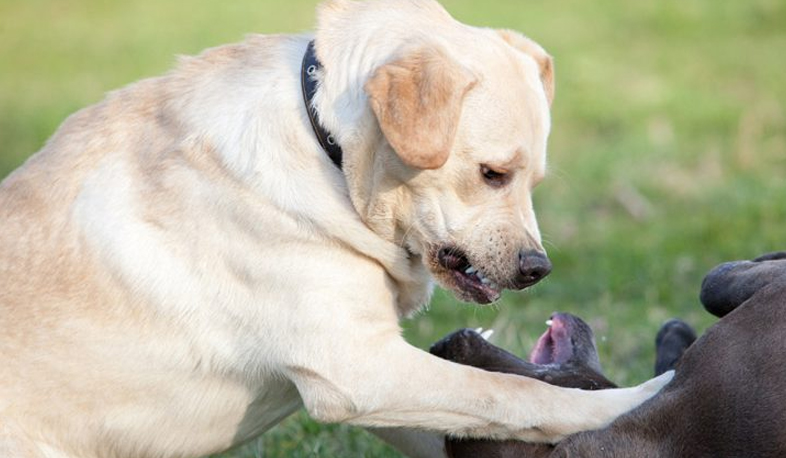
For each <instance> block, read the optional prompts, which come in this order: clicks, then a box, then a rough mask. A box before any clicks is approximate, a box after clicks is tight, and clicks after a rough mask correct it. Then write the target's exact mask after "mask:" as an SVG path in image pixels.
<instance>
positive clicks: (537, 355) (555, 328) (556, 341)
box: [529, 313, 573, 364]
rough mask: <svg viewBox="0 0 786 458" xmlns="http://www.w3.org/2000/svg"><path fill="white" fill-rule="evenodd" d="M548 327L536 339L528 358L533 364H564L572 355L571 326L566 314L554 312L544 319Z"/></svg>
mask: <svg viewBox="0 0 786 458" xmlns="http://www.w3.org/2000/svg"><path fill="white" fill-rule="evenodd" d="M546 324H547V325H548V328H546V332H544V333H543V335H542V336H540V338H539V339H538V342H537V343H536V344H535V348H533V349H532V353H530V355H529V360H530V362H532V363H535V364H564V363H565V362H567V361H568V360H569V359H570V357H571V356H572V355H573V343H572V341H571V334H572V332H573V329H572V327H571V326H570V324H569V323H568V320H567V316H566V315H563V314H561V313H555V314H554V315H552V316H551V318H550V319H549V320H548V321H546Z"/></svg>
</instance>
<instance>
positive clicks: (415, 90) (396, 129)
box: [365, 47, 477, 169]
mask: <svg viewBox="0 0 786 458" xmlns="http://www.w3.org/2000/svg"><path fill="white" fill-rule="evenodd" d="M476 81H477V79H476V78H475V77H474V75H472V74H471V73H470V72H469V71H468V70H467V69H465V68H463V67H462V66H461V65H460V64H459V63H458V62H455V61H453V60H451V59H450V58H449V57H448V56H446V55H445V54H444V53H442V52H441V51H440V50H439V49H435V48H433V47H424V48H420V49H417V50H416V51H414V52H410V53H408V54H407V55H405V56H404V57H402V58H400V59H398V60H395V61H393V62H390V63H388V64H385V65H383V66H381V67H379V68H378V69H377V70H376V71H375V72H374V74H373V75H372V77H371V79H369V81H368V82H367V83H366V86H365V90H366V94H368V97H369V100H370V103H371V108H372V110H374V114H375V115H376V117H377V121H378V122H379V126H380V127H381V129H382V133H383V134H384V135H385V138H386V139H387V141H388V143H390V145H391V146H392V147H393V149H394V150H395V151H396V153H397V154H398V156H399V157H400V158H401V160H402V161H403V162H404V163H405V164H407V165H409V166H411V167H415V168H418V169H438V168H440V167H442V165H443V164H444V163H445V161H447V160H448V156H449V155H450V150H451V148H452V147H453V140H454V139H455V137H456V131H457V130H458V123H459V118H460V117H461V108H462V104H463V100H464V96H465V95H466V94H467V92H468V91H469V90H470V89H471V88H472V86H474V84H475V82H476Z"/></svg>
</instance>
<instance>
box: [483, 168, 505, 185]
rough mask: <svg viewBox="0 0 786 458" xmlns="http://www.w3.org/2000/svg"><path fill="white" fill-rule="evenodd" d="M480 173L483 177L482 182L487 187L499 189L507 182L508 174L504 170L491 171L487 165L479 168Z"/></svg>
mask: <svg viewBox="0 0 786 458" xmlns="http://www.w3.org/2000/svg"><path fill="white" fill-rule="evenodd" d="M480 173H481V175H483V181H485V182H486V184H488V185H489V186H494V187H499V186H504V185H505V184H507V182H508V178H509V174H508V172H506V171H504V170H499V169H493V168H491V167H489V166H487V165H481V166H480Z"/></svg>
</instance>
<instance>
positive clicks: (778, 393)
mask: <svg viewBox="0 0 786 458" xmlns="http://www.w3.org/2000/svg"><path fill="white" fill-rule="evenodd" d="M701 299H702V302H703V303H704V305H705V307H706V308H707V310H708V311H710V312H711V313H713V314H715V315H718V316H720V317H722V318H723V319H722V320H720V321H719V322H718V323H717V324H715V325H714V326H712V327H711V328H710V329H709V330H707V332H706V333H705V334H704V335H703V336H702V337H701V338H700V339H699V340H697V341H696V342H695V343H693V344H692V345H691V346H690V348H688V350H687V351H686V352H685V353H684V354H683V355H682V356H681V358H679V362H678V363H677V370H676V376H675V378H674V380H673V381H672V382H671V383H670V384H669V385H667V386H666V388H664V390H663V391H662V392H661V393H659V394H658V395H657V396H656V397H655V398H653V399H652V400H650V401H648V402H647V403H645V404H644V405H642V406H641V407H640V408H638V409H636V410H634V411H633V412H631V413H629V414H627V415H625V416H623V417H620V418H619V419H618V420H617V421H615V422H614V423H612V424H611V426H609V427H608V428H605V429H603V430H599V431H593V432H585V433H579V434H576V435H573V436H570V437H568V438H567V439H565V440H564V441H562V442H561V443H560V444H558V445H557V446H556V447H555V448H552V447H548V446H532V445H528V444H522V443H515V442H499V443H496V444H491V443H488V442H487V443H478V442H475V443H468V444H460V446H458V447H453V449H452V450H451V451H452V453H453V456H454V458H461V457H468V456H478V455H477V453H478V451H482V453H483V456H485V457H490V458H504V457H510V458H513V457H517V458H525V457H527V458H531V457H550V458H557V457H604V458H614V457H619V458H623V457H624V458H629V457H659V458H678V457H691V458H698V457H708V458H709V457H713V458H716V457H757V458H766V457H773V458H775V457H783V456H786V428H784V424H786V393H784V390H783V386H784V384H786V365H784V364H783V358H784V356H783V355H784V354H786V339H784V338H783V337H784V330H786V252H780V253H772V254H769V255H765V256H762V257H760V258H757V259H756V260H754V261H740V262H731V263H726V264H723V265H721V266H718V267H717V268H715V269H714V270H713V271H712V272H710V273H709V274H708V275H707V277H706V278H705V280H704V283H703V285H702V293H701ZM676 323H678V322H676ZM658 337H659V338H658V364H659V367H658V370H664V369H667V368H668V366H669V363H668V360H670V359H671V360H672V363H673V362H675V361H676V359H677V358H674V356H675V355H677V356H679V355H680V354H681V347H680V343H681V342H682V343H687V344H689V343H690V340H691V336H690V332H689V330H688V331H686V330H685V329H684V328H683V327H680V326H678V325H676V326H675V322H671V323H669V324H667V325H665V326H664V328H663V329H662V330H661V333H659V336H658ZM464 345H466V342H464ZM472 345H475V347H468V348H469V349H470V352H473V353H477V354H483V355H484V357H483V358H477V359H474V360H472V361H471V363H472V364H476V365H485V366H489V365H495V364H497V362H498V361H501V359H500V358H498V357H496V356H490V355H491V354H492V353H491V352H489V350H488V349H484V350H478V348H479V347H480V346H483V345H490V344H479V343H478V341H477V340H474V341H473V344H472ZM464 351H465V352H467V351H468V350H467V349H465V350H464ZM504 360H505V365H507V366H509V367H516V368H517V369H518V370H516V369H514V370H513V371H514V372H517V373H520V374H523V375H526V371H524V372H522V370H521V368H522V367H524V368H526V367H529V366H528V364H529V363H526V362H521V364H518V363H515V362H513V361H512V360H511V359H509V358H505V359H504ZM495 361H496V362H495ZM497 366H498V367H499V366H501V365H500V364H497ZM585 371H588V372H591V371H592V370H591V369H590V368H586V367H585ZM531 375H534V374H531ZM585 388H586V387H585Z"/></svg>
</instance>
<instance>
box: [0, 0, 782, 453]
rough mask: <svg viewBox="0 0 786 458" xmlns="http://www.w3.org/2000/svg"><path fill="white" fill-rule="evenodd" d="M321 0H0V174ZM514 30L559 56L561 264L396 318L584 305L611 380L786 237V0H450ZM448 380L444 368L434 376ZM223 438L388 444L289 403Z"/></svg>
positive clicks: (501, 320) (548, 228)
mask: <svg viewBox="0 0 786 458" xmlns="http://www.w3.org/2000/svg"><path fill="white" fill-rule="evenodd" d="M315 4H316V1H313V0H288V1H286V2H284V1H280V2H273V1H270V0H232V1H226V2H216V1H205V0H190V1H186V0H168V1H166V2H162V1H158V0H137V1H125V2H120V1H101V0H0V177H1V176H5V175H6V174H7V173H9V172H10V171H11V170H13V169H14V168H15V167H17V166H18V165H20V164H21V163H22V162H23V161H24V159H25V158H26V157H27V156H28V155H30V154H31V153H33V152H34V151H36V150H37V149H39V148H40V147H41V145H42V144H43V142H44V141H45V140H46V139H47V137H49V136H50V135H51V134H52V132H53V131H54V130H55V129H56V128H57V126H58V125H59V124H60V123H61V122H62V121H63V119H64V118H65V117H66V116H67V115H68V114H70V113H72V112H74V111H75V110H77V109H79V108H81V107H84V106H86V105H88V104H91V103H94V102H96V101H98V100H100V99H101V98H102V95H103V94H104V93H105V92H106V91H108V90H111V89H114V88H117V87H120V86H123V85H125V84H128V83H130V82H132V81H134V80H137V79H139V78H142V77H146V76H152V75H156V74H160V73H162V72H164V71H166V70H167V69H168V68H170V67H171V66H172V64H173V63H174V56H175V55H176V54H194V53H197V52H199V51H200V50H201V49H203V48H205V47H209V46H214V45H218V44H222V43H226V42H232V41H238V40H241V39H242V38H243V36H244V35H246V34H247V33H273V32H299V31H303V30H309V29H311V27H312V24H313V21H314V5H315ZM444 4H445V6H446V7H447V9H448V10H449V11H450V12H451V13H452V14H453V15H454V16H456V17H457V18H458V19H460V20H462V21H463V22H467V23H470V24H473V25H482V26H491V27H506V28H513V29H517V30H520V31H523V32H524V33H526V34H527V35H529V36H531V37H532V38H534V39H535V40H537V41H538V42H540V43H541V44H542V45H543V46H544V47H545V48H546V49H547V50H548V51H549V52H550V53H552V54H553V55H554V57H555V59H556V68H557V97H556V100H555V104H554V112H553V116H554V119H553V132H552V137H551V144H550V169H551V171H550V178H548V179H547V180H546V181H545V182H544V184H542V185H541V186H540V187H539V188H538V189H537V191H536V195H535V198H536V207H537V209H538V212H539V213H538V215H539V219H540V223H541V229H542V232H543V234H544V239H545V244H546V247H547V249H548V250H549V253H550V256H551V258H552V261H553V263H554V272H553V273H552V275H551V276H550V277H549V278H547V279H546V280H545V281H544V282H542V283H541V284H539V285H537V286H536V287H534V288H532V289H531V290H529V291H527V292H524V293H516V294H507V295H506V296H505V297H504V299H503V300H502V301H501V302H500V303H499V304H497V305H494V306H492V307H486V308H477V307H472V306H468V305H462V304H457V303H455V301H454V300H453V299H452V298H451V297H450V296H449V295H448V294H445V293H444V292H438V293H437V295H436V297H435V300H434V302H433V304H432V306H431V307H430V310H429V311H428V312H427V313H423V314H421V315H420V316H418V317H416V318H415V319H413V320H411V321H408V322H407V323H405V324H404V326H405V332H406V334H407V337H408V339H409V340H410V341H412V342H413V343H415V344H416V345H419V346H421V347H427V346H428V345H429V344H430V343H431V342H433V341H434V340H436V339H438V338H439V337H441V336H442V335H444V334H445V333H447V332H449V331H451V330H453V329H455V328H459V327H465V326H471V327H476V326H483V327H486V328H494V329H495V330H496V335H495V338H494V340H495V342H496V343H498V344H500V345H502V346H504V347H506V348H508V349H510V350H512V351H514V352H517V353H519V354H526V352H527V351H528V350H529V348H531V346H532V344H533V342H534V340H535V339H536V337H537V336H538V334H540V333H541V332H542V330H543V328H544V325H543V321H544V320H545V319H546V318H548V316H549V314H550V313H551V312H552V311H554V310H561V311H569V312H573V313H576V314H578V315H580V316H582V317H584V318H585V319H586V320H587V321H589V322H590V323H591V324H592V325H593V327H594V329H595V331H596V335H597V338H598V345H599V348H600V352H601V360H602V361H603V363H604V365H605V368H606V370H607V373H608V374H609V376H610V378H611V379H612V380H616V381H618V382H619V383H622V384H634V383H638V382H641V381H642V380H644V379H646V378H648V377H649V376H650V374H651V370H652V369H651V367H652V362H653V340H654V335H655V332H656V331H657V329H658V327H659V325H660V324H661V323H662V322H663V321H665V320H666V319H668V318H670V317H673V316H678V317H682V318H684V319H686V320H688V321H689V322H690V323H692V324H693V325H695V326H696V327H697V328H698V329H699V330H700V331H701V330H703V329H705V328H706V327H707V326H709V325H710V324H712V322H713V321H714V320H713V319H712V318H711V317H709V316H707V315H706V314H705V313H704V312H703V310H702V308H701V306H700V305H699V303H698V300H697V294H698V288H699V285H700V282H701V279H702V276H703V275H704V273H705V272H706V271H707V270H708V269H710V268H711V267H712V266H714V265H715V264H717V263H719V262H721V261H724V260H730V259H739V258H748V257H752V256H756V255H758V254H759V253H762V252H766V251H770V250H778V249H784V248H786V244H784V240H783V236H784V227H786V59H784V57H783V56H784V52H786V2H783V1H782V0H747V1H737V0H691V1H676V0H663V1H658V2H631V1H624V0H598V1H594V2H587V1H579V0H560V1H545V0H530V1H527V2H523V1H520V0H501V1H499V0H498V1H487V2H480V1H470V0H445V1H444ZM435 383H439V381H435ZM221 456H222V457H261V456H265V457H311V456H319V457H355V456H358V457H359V456H368V457H396V456H398V455H397V454H396V453H395V452H393V451H392V450H391V449H389V448H387V447H385V446H383V445H382V444H380V443H379V442H378V441H376V440H375V439H374V438H372V437H371V436H369V435H368V434H367V433H365V432H364V431H362V430H359V429H355V428H350V427H346V426H335V425H329V426H324V425H318V424H316V423H315V422H313V421H311V420H309V419H308V418H307V417H306V415H305V414H303V413H300V414H298V415H295V416H293V417H292V418H291V419H289V420H287V421H286V422H285V423H283V424H282V425H280V426H278V427H277V428H275V429H274V430H272V431H271V432H269V433H268V434H266V435H265V436H263V437H262V438H261V439H260V440H258V441H255V442H254V443H251V444H249V445H248V446H246V447H244V448H241V449H239V450H236V451H234V452H230V453H227V454H225V455H221Z"/></svg>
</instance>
